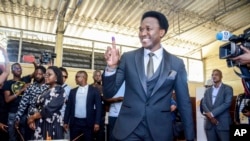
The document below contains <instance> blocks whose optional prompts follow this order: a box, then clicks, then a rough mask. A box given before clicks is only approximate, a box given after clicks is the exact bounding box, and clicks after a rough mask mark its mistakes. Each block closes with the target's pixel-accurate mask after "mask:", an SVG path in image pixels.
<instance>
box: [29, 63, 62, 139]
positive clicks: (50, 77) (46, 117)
mask: <svg viewBox="0 0 250 141" xmlns="http://www.w3.org/2000/svg"><path fill="white" fill-rule="evenodd" d="M45 83H46V84H47V85H49V89H48V90H46V91H45V92H44V93H43V94H41V95H39V96H38V97H37V98H35V99H34V102H33V104H32V105H31V109H30V110H29V114H30V115H29V118H28V124H29V127H30V128H31V129H33V130H35V133H34V140H49V139H63V138H64V130H63V123H62V115H61V114H60V109H61V108H62V106H63V104H64V101H65V92H64V89H63V88H62V87H61V85H62V84H63V77H62V72H61V70H60V69H59V68H58V67H56V66H50V67H48V69H47V71H46V74H45Z"/></svg>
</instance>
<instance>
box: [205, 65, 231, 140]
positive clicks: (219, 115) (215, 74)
mask: <svg viewBox="0 0 250 141" xmlns="http://www.w3.org/2000/svg"><path fill="white" fill-rule="evenodd" d="M212 80H213V86H212V87H210V88H207V89H206V91H205V94H204V98H203V102H202V107H203V110H204V115H205V116H206V119H205V126H204V127H205V132H206V136H207V140H208V141H218V140H221V141H229V129H230V124H231V123H232V119H231V116H230V106H231V104H232V98H233V88H232V87H231V86H229V85H226V84H224V83H222V72H221V71H220V70H219V69H214V70H213V71H212Z"/></svg>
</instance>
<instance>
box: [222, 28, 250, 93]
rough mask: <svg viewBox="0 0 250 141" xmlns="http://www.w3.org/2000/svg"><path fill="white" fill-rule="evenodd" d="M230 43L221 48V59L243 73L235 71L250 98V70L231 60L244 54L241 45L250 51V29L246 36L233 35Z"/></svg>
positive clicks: (245, 31)
mask: <svg viewBox="0 0 250 141" xmlns="http://www.w3.org/2000/svg"><path fill="white" fill-rule="evenodd" d="M229 41H230V42H229V43H226V44H224V45H222V46H220V49H219V57H220V59H226V61H227V66H228V67H234V66H236V67H238V68H239V69H240V71H241V73H239V72H237V71H235V70H234V72H235V74H236V75H238V76H239V77H240V78H241V80H242V84H243V87H244V89H245V94H246V95H249V96H250V68H249V67H248V66H247V65H241V64H239V63H237V62H235V61H233V60H231V58H233V57H237V56H239V55H242V54H244V50H242V49H241V48H240V46H241V45H242V46H244V47H246V48H247V49H249V50H250V28H248V29H246V30H244V34H240V35H239V36H235V35H232V36H231V37H230V38H229Z"/></svg>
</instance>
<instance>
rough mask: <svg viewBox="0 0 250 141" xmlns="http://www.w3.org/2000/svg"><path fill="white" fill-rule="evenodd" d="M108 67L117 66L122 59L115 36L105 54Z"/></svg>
mask: <svg viewBox="0 0 250 141" xmlns="http://www.w3.org/2000/svg"><path fill="white" fill-rule="evenodd" d="M104 58H105V60H106V63H107V65H108V67H110V68H116V67H117V65H118V62H119V59H120V53H119V50H118V49H117V48H116V43H115V38H114V37H112V47H110V46H108V47H107V50H106V52H105V54H104Z"/></svg>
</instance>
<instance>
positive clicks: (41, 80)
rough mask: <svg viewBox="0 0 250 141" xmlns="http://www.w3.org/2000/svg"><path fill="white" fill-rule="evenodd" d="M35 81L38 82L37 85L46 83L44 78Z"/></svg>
mask: <svg viewBox="0 0 250 141" xmlns="http://www.w3.org/2000/svg"><path fill="white" fill-rule="evenodd" d="M35 81H36V82H37V83H42V82H44V78H42V79H35Z"/></svg>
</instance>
